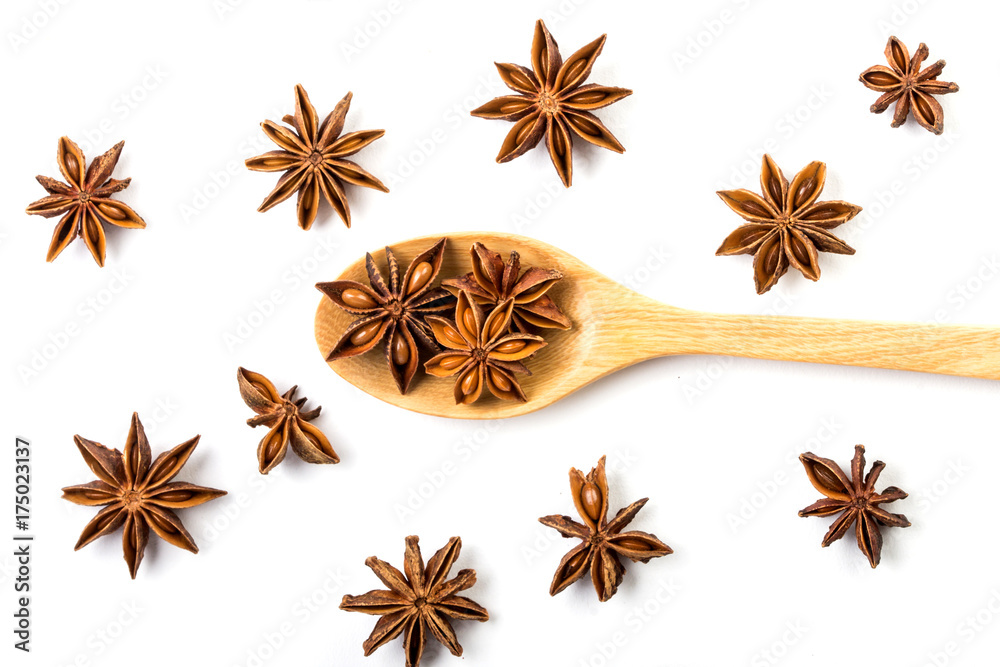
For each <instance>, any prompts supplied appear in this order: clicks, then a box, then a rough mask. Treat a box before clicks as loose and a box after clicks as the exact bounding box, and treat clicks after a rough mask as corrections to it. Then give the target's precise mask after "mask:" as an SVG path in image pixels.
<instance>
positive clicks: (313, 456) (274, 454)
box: [236, 367, 340, 475]
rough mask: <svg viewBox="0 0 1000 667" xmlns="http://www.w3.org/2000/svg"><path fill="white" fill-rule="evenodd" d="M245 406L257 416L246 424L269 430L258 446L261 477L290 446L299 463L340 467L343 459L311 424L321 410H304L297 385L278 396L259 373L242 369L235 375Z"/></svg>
mask: <svg viewBox="0 0 1000 667" xmlns="http://www.w3.org/2000/svg"><path fill="white" fill-rule="evenodd" d="M236 380H237V381H238V382H239V385H240V396H242V397H243V402H244V403H246V404H247V405H248V406H250V408H251V409H252V410H253V411H254V412H256V413H257V416H256V417H251V418H250V419H248V420H247V424H249V425H250V426H253V427H254V428H257V427H258V426H261V425H264V426H267V427H268V428H269V429H270V430H269V431H268V433H267V435H265V436H264V438H263V439H262V440H261V441H260V444H259V445H257V463H258V465H259V467H260V473H261V474H262V475H266V474H267V473H269V472H271V470H273V469H274V467H275V466H276V465H278V464H279V463H281V462H282V461H283V460H284V459H285V454H286V453H288V445H289V444H290V445H291V446H292V451H293V452H295V453H296V454H297V455H298V457H299V458H300V459H302V460H303V461H305V462H307V463H340V457H339V456H337V452H336V451H334V449H333V445H331V444H330V441H329V440H327V438H326V436H325V435H323V432H322V431H321V430H319V429H318V428H316V427H315V426H314V425H312V424H310V423H309V422H311V421H312V420H313V419H316V417H318V416H319V413H320V410H322V408H321V407H316V408H313V409H312V410H302V406H303V405H305V403H306V400H307V399H306V398H305V397H304V396H303V397H302V398H300V399H297V400H296V398H295V390H296V389H298V385H296V386H294V387H292V388H291V389H289V390H288V391H286V392H285V393H284V394H281V395H279V394H278V390H277V388H275V386H274V385H273V384H272V383H271V381H270V380H268V379H267V378H266V377H264V376H263V375H261V374H260V373H254V372H253V371H248V370H247V369H245V368H242V367H241V368H240V369H239V370H237V371H236Z"/></svg>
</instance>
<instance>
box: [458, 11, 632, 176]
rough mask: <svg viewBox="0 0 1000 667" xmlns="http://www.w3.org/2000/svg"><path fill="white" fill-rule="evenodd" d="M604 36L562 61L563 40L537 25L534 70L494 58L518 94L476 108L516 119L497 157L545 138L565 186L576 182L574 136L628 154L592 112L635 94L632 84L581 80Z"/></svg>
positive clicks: (482, 113)
mask: <svg viewBox="0 0 1000 667" xmlns="http://www.w3.org/2000/svg"><path fill="white" fill-rule="evenodd" d="M607 38H608V36H607V35H601V36H600V37H598V38H597V39H595V40H594V41H593V42H591V43H590V44H587V45H586V46H584V47H583V48H582V49H580V50H579V51H577V52H576V53H574V54H573V55H571V56H570V57H569V59H568V60H567V61H566V62H563V60H562V56H561V55H560V54H559V45H558V44H556V40H555V39H553V38H552V35H551V34H550V33H549V31H548V29H547V28H546V27H545V23H544V22H542V21H541V20H539V21H538V22H537V23H536V24H535V39H534V41H533V42H532V44H531V66H532V69H530V70H529V69H528V68H527V67H522V66H520V65H512V64H510V63H495V64H496V66H497V70H499V72H500V78H501V79H503V82H504V83H505V84H506V85H507V87H508V88H510V89H511V90H513V91H514V92H515V93H518V94H517V95H505V96H503V97H497V98H496V99H494V100H491V101H489V102H487V103H486V104H484V105H483V106H481V107H479V108H478V109H475V110H474V111H472V115H473V116H478V117H480V118H494V119H499V120H509V121H512V122H515V125H514V127H512V128H511V130H510V132H509V133H508V134H507V138H506V139H504V142H503V145H502V146H501V147H500V154H499V155H497V162H499V163H503V162H510V161H511V160H513V159H514V158H516V157H520V156H522V155H524V154H525V153H527V152H528V151H529V150H531V149H532V148H534V147H535V146H537V145H538V142H539V141H541V140H542V137H545V138H546V143H547V145H548V148H549V157H551V158H552V164H553V165H555V168H556V172H557V173H558V174H559V178H561V179H562V182H563V185H565V186H566V187H569V186H570V185H572V184H573V135H576V136H578V137H580V138H581V139H583V140H584V141H587V142H590V143H592V144H594V145H595V146H600V147H601V148H607V149H608V150H611V151H614V152H616V153H624V152H625V148H624V147H623V146H622V145H621V144H620V143H619V142H618V140H617V139H616V138H615V136H614V135H613V134H611V131H610V130H609V129H608V128H606V127H605V126H604V124H603V123H601V121H600V119H598V118H597V116H595V115H594V114H592V113H590V112H591V111H593V110H595V109H601V108H603V107H606V106H609V105H611V104H614V103H615V102H617V101H618V100H621V99H623V98H625V97H628V96H629V95H631V94H632V91H631V90H628V89H627V88H612V87H610V86H601V85H598V84H594V83H591V84H587V85H582V84H583V82H584V81H586V80H587V77H589V76H590V70H591V69H593V67H594V61H596V60H597V56H599V55H600V54H601V49H603V48H604V42H605V40H607Z"/></svg>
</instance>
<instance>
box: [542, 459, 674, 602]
mask: <svg viewBox="0 0 1000 667" xmlns="http://www.w3.org/2000/svg"><path fill="white" fill-rule="evenodd" d="M605 458H606V457H604V456H602V457H601V460H600V461H599V462H598V463H597V467H596V468H594V469H592V470H591V471H590V472H589V473H588V474H587V476H586V477H584V475H583V473H582V472H580V471H579V470H577V469H576V468H570V471H569V487H570V490H571V492H572V494H573V503H574V504H575V505H576V511H577V513H578V514H579V515H580V518H581V519H583V521H584V523H583V524H580V523H577V522H576V521H574V520H573V519H571V518H570V517H568V516H560V515H558V514H553V515H551V516H543V517H542V518H541V519H539V521H541V522H542V523H543V524H545V525H546V526H548V527H549V528H555V529H556V530H558V531H559V532H560V533H561V534H562V536H563V537H571V538H572V537H575V538H577V539H579V540H582V541H581V543H580V544H579V545H578V546H576V547H573V549H571V550H570V552H569V553H567V554H566V555H565V556H563V559H562V560H561V561H559V567H558V568H556V574H555V576H554V577H553V578H552V585H551V586H550V587H549V594H550V595H556V594H558V593H561V592H563V591H564V590H566V588H568V587H569V586H570V585H571V584H573V583H574V582H576V581H577V580H579V579H580V578H581V577H583V576H584V575H585V574H587V571H588V570H589V571H590V578H591V581H593V583H594V589H595V590H596V591H597V597H598V598H599V599H600V600H601V602H607V601H608V600H610V599H611V597H612V596H613V595H614V594H615V592H616V591H617V590H618V585H619V584H621V582H622V579H623V578H624V576H625V566H624V565H622V562H621V559H620V558H619V557H620V556H624V557H625V558H628V559H629V560H631V561H632V562H633V563H634V562H640V563H648V562H649V561H650V560H651V559H653V558H659V557H660V556H666V555H667V554H672V553H673V552H674V550H673V549H671V548H670V547H668V546H667V545H666V544H664V543H663V542H661V541H660V540H659V538H657V537H656V535H651V534H650V533H643V532H641V531H638V530H630V531H628V532H624V533H623V532H622V529H624V528H625V526H627V525H628V524H630V523H631V522H632V519H634V518H635V515H636V514H638V513H639V510H641V509H642V508H643V506H644V505H645V504H646V502H647V501H648V500H649V498H643V499H642V500H637V501H635V502H634V503H632V504H631V505H629V506H628V507H626V508H624V509H621V510H619V511H618V514H616V515H615V518H613V519H612V520H611V521H608V477H607V474H606V473H605V471H604V462H605Z"/></svg>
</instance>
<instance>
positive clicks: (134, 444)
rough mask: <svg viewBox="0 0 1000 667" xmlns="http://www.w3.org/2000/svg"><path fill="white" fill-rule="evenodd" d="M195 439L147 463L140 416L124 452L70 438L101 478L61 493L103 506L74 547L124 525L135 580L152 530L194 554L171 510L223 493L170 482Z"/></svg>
mask: <svg viewBox="0 0 1000 667" xmlns="http://www.w3.org/2000/svg"><path fill="white" fill-rule="evenodd" d="M199 438H200V436H197V435H196V436H195V437H193V438H191V439H190V440H188V441H187V442H184V443H182V444H180V445H177V446H176V447H174V448H173V449H171V450H169V451H166V452H163V453H162V454H160V455H159V456H157V457H156V460H155V461H153V462H152V463H150V459H151V458H152V454H151V453H150V449H149V441H148V440H146V432H145V431H144V430H143V428H142V423H141V422H140V421H139V415H138V414H135V413H133V414H132V424H131V426H130V427H129V430H128V437H127V438H126V440H125V447H124V449H125V451H124V452H120V451H118V450H117V449H109V448H107V447H105V446H104V445H101V444H100V443H97V442H92V441H90V440H87V439H86V438H82V437H80V436H78V435H77V436H73V440H74V441H75V442H76V446H77V448H79V450H80V453H81V454H82V455H83V460H84V461H86V463H87V465H88V466H89V467H90V469H91V470H93V471H94V474H95V475H97V476H98V477H99V478H100V479H98V480H96V481H93V482H90V483H88V484H80V485H77V486H67V487H66V488H64V489H63V490H62V491H63V498H65V499H66V500H68V501H70V502H72V503H76V504H77V505H91V506H94V505H106V507H104V509H102V510H101V511H100V512H98V513H97V516H95V517H94V518H93V519H91V521H90V523H88V524H87V526H86V527H85V528H84V529H83V533H82V534H81V535H80V539H79V541H77V543H76V549H82V548H83V547H85V546H87V545H88V544H90V543H91V542H93V541H94V540H96V539H97V538H99V537H102V536H104V535H109V534H111V533H113V532H115V531H116V530H118V529H119V528H122V527H124V529H123V531H122V547H123V549H124V552H125V562H126V563H128V570H129V573H130V574H131V575H132V578H133V579H135V573H136V572H137V571H138V570H139V564H140V563H141V562H142V555H143V552H144V551H145V550H146V542H147V541H148V540H149V529H150V528H152V529H153V532H154V533H156V534H157V535H159V536H160V538H161V539H163V540H166V541H167V542H169V543H170V544H172V545H174V546H175V547H180V548H181V549H187V550H188V551H190V552H192V553H198V547H197V546H196V545H195V543H194V540H193V539H191V535H190V534H189V533H188V532H187V531H186V530H185V529H184V525H183V524H182V523H181V520H180V518H179V517H178V516H177V515H176V514H174V510H175V509H178V508H183V507H194V506H195V505H201V504H202V503H206V502H208V501H209V500H215V499H216V498H218V497H220V496H224V495H226V492H225V491H219V490H218V489H210V488H208V487H204V486H197V485H195V484H189V483H187V482H171V481H170V480H171V479H173V478H174V476H176V475H177V473H179V472H180V470H181V468H182V467H183V466H184V464H185V463H187V460H188V457H190V456H191V454H192V452H194V448H195V447H196V446H197V445H198V439H199Z"/></svg>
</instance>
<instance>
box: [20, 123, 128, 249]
mask: <svg viewBox="0 0 1000 667" xmlns="http://www.w3.org/2000/svg"><path fill="white" fill-rule="evenodd" d="M124 145H125V142H124V141H119V142H118V143H117V144H115V145H114V146H112V147H111V149H110V150H108V152H106V153H104V154H103V155H101V156H100V157H98V158H97V159H96V160H94V161H93V162H91V163H90V167H89V168H87V160H86V158H84V156H83V151H81V150H80V147H79V146H77V145H76V144H75V143H73V142H72V141H71V140H70V139H69V138H68V137H63V138H62V139H60V140H59V149H58V151H57V152H56V159H57V161H58V162H59V171H61V172H62V175H63V177H64V178H65V179H66V180H67V181H68V183H63V182H62V181H57V180H56V179H54V178H49V177H48V176H36V177H35V179H36V180H37V181H38V182H39V183H41V184H42V187H43V188H45V189H46V191H48V193H49V196H47V197H42V198H41V199H39V200H38V201H36V202H34V203H32V204H31V205H30V206H28V208H27V210H26V212H27V213H28V214H30V215H40V216H42V217H43V218H51V217H54V216H57V215H61V216H63V217H62V220H60V221H59V224H57V225H56V229H55V232H53V234H52V242H51V243H49V252H48V254H47V255H46V256H45V261H47V262H51V261H52V260H54V259H55V258H56V257H58V256H59V253H61V252H62V251H63V250H65V249H66V246H68V245H69V244H70V243H72V242H73V240H74V239H76V238H77V237H78V236H79V237H82V238H83V242H84V243H86V244H87V248H88V249H89V250H90V254H91V255H93V256H94V261H96V262H97V265H98V266H104V257H105V251H106V249H107V240H106V239H105V236H104V225H105V224H108V225H115V226H116V227H124V228H126V229H143V228H145V227H146V223H145V222H144V221H143V219H142V218H140V217H139V216H138V214H137V213H136V212H135V211H133V210H132V209H131V208H130V207H129V206H127V205H125V204H123V203H122V202H120V201H115V200H114V199H111V195H113V194H115V193H116V192H121V191H122V190H124V189H125V188H127V187H128V186H129V183H131V182H132V179H131V178H126V179H124V180H116V179H114V178H111V173H112V172H113V171H114V170H115V166H116V165H117V164H118V158H119V157H120V156H121V154H122V147H123V146H124Z"/></svg>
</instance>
